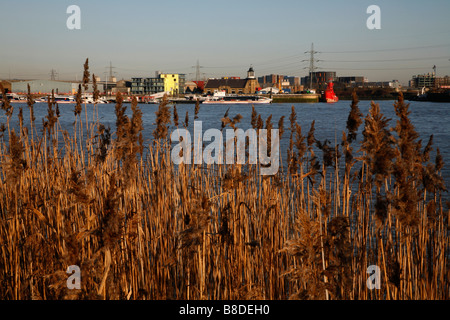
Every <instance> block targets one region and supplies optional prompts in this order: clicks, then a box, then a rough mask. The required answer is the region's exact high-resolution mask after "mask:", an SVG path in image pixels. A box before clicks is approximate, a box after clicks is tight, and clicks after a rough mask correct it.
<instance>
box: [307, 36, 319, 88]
mask: <svg viewBox="0 0 450 320" xmlns="http://www.w3.org/2000/svg"><path fill="white" fill-rule="evenodd" d="M305 53H309V54H310V58H309V88H310V89H312V83H313V80H312V79H313V73H314V71H316V69H317V67H316V66H315V65H314V63H315V62H319V61H320V60H315V59H314V54H316V53H319V51H314V43H312V44H311V51H306V52H305Z"/></svg>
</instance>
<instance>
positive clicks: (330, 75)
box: [301, 71, 336, 87]
mask: <svg viewBox="0 0 450 320" xmlns="http://www.w3.org/2000/svg"><path fill="white" fill-rule="evenodd" d="M311 77H312V85H313V87H314V86H318V85H323V84H326V83H328V81H330V80H331V81H336V72H335V71H317V72H311V73H310V75H308V76H306V77H302V79H301V84H302V85H304V86H306V87H308V86H310V83H311Z"/></svg>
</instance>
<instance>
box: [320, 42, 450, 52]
mask: <svg viewBox="0 0 450 320" xmlns="http://www.w3.org/2000/svg"><path fill="white" fill-rule="evenodd" d="M445 47H450V44H442V45H435V46H420V47H409V48H396V49H378V50H376V49H375V50H355V51H322V52H321V53H333V54H339V53H364V52H392V51H405V50H417V49H431V48H445Z"/></svg>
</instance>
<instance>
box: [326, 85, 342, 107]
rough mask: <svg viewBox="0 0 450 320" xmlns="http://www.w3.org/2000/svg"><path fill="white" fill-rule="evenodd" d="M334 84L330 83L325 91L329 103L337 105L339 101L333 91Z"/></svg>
mask: <svg viewBox="0 0 450 320" xmlns="http://www.w3.org/2000/svg"><path fill="white" fill-rule="evenodd" d="M333 86H334V83H333V81H332V80H330V81H329V82H328V85H327V89H326V90H325V100H326V102H327V103H335V102H338V101H339V98H338V97H337V96H336V94H335V93H334V90H333Z"/></svg>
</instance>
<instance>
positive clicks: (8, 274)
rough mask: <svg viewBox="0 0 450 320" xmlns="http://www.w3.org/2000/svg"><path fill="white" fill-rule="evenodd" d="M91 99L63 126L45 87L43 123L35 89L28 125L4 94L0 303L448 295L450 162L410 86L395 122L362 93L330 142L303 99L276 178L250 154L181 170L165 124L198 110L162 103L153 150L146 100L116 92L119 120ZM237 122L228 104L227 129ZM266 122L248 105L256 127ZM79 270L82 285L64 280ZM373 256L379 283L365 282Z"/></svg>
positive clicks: (170, 125)
mask: <svg viewBox="0 0 450 320" xmlns="http://www.w3.org/2000/svg"><path fill="white" fill-rule="evenodd" d="M84 67H85V73H84V75H85V79H84V84H86V83H87V82H89V76H90V74H89V71H88V68H89V67H88V61H87V60H86V63H85V66H84ZM94 78H95V77H94ZM81 92H82V86H80V88H79V96H81ZM96 94H98V93H96ZM3 96H4V97H5V95H3ZM84 107H85V117H84V119H82V118H83V115H82V111H83V105H82V104H81V102H80V101H78V103H77V104H76V105H75V109H74V125H73V130H74V132H73V133H72V134H70V135H69V134H68V133H67V132H64V131H62V130H61V127H60V125H59V121H58V117H59V110H58V106H57V104H56V103H55V101H54V100H52V98H51V97H49V101H48V115H47V116H46V118H45V119H43V120H42V121H43V128H44V129H43V131H42V132H38V131H37V129H36V126H35V123H34V122H35V120H36V119H34V115H33V101H32V97H31V95H30V94H29V95H28V109H29V112H30V115H31V116H30V119H31V120H30V124H27V125H25V124H24V123H23V121H20V130H18V131H17V132H16V131H15V130H14V129H12V128H11V127H10V120H11V118H12V117H13V115H14V113H13V108H12V106H11V105H10V104H9V103H8V101H7V100H4V101H3V103H2V109H3V110H4V113H5V118H4V120H6V122H4V123H3V124H2V125H1V130H0V131H1V132H0V134H1V136H0V139H1V140H0V151H1V153H0V155H1V158H0V161H1V168H0V170H1V171H0V281H1V283H2V286H1V288H0V297H1V298H2V299H14V300H16V299H48V300H51V299H111V300H115V299H124V300H125V299H134V300H143V299H152V300H159V299H170V300H172V299H195V300H202V299H205V300H229V299H232V300H242V299H245V300H264V299H269V300H281V299H330V300H340V299H343V300H344V299H345V300H378V299H382V300H384V299H386V300H391V299H396V300H410V299H449V297H450V282H449V279H450V265H449V256H450V252H449V250H450V249H449V240H448V239H449V228H450V225H449V210H448V203H446V201H445V197H444V195H445V192H446V188H445V185H444V181H443V179H442V177H441V170H442V168H443V165H444V164H443V161H442V157H441V156H440V152H439V149H437V150H436V151H435V152H433V154H436V157H435V158H433V159H432V158H431V154H432V137H431V138H430V140H429V142H428V143H427V144H426V145H425V146H422V142H421V141H420V140H418V139H419V135H418V133H417V132H416V131H415V130H414V126H413V124H412V123H411V122H410V121H409V118H408V115H409V111H408V105H407V104H405V102H404V100H403V97H402V96H401V95H400V97H399V100H398V101H397V102H396V103H395V106H394V108H395V111H396V114H397V118H398V119H396V122H395V123H394V121H393V120H391V119H386V118H385V117H384V116H383V114H382V113H381V110H380V108H379V106H378V105H377V104H375V103H372V104H371V109H370V112H369V114H367V116H366V117H365V118H363V115H362V114H361V112H360V111H359V109H358V99H357V97H356V95H354V96H353V102H352V104H351V107H350V112H349V119H348V122H347V128H343V133H342V139H341V141H340V142H339V143H336V144H335V145H332V144H331V142H330V141H317V140H316V139H315V136H314V131H315V128H314V122H313V123H312V125H311V127H310V128H308V129H309V130H304V128H301V127H300V126H299V124H298V123H297V115H296V114H295V110H294V108H293V109H292V113H291V116H290V118H289V121H290V126H289V128H287V129H285V128H284V117H283V118H281V119H280V121H278V128H279V129H280V133H281V135H283V134H284V135H285V136H289V138H290V144H289V149H288V151H287V154H286V157H287V158H286V159H287V167H284V168H283V167H281V169H280V172H279V173H278V174H276V175H274V176H261V175H260V174H259V171H260V166H259V165H250V164H247V165H195V164H192V165H187V164H181V165H179V166H176V165H174V164H173V162H172V160H171V156H170V153H171V148H172V145H171V143H170V140H169V139H170V138H169V136H170V130H171V129H173V128H174V127H175V128H176V127H178V126H179V127H180V128H182V127H186V126H187V125H188V123H189V115H188V114H186V117H185V120H184V123H180V121H179V117H178V113H177V111H176V108H174V112H173V114H171V112H170V108H169V107H168V105H167V101H166V100H163V101H162V103H161V104H160V105H159V107H158V111H157V128H156V130H155V132H154V133H153V135H154V139H153V142H152V143H151V144H150V145H144V142H143V137H142V133H141V132H142V129H143V123H142V111H141V110H140V108H139V106H138V104H137V101H136V100H133V102H132V105H131V109H132V116H131V118H130V117H128V116H127V115H125V108H126V107H125V106H124V105H123V104H122V98H121V95H120V94H118V95H117V104H116V107H115V113H116V119H117V120H116V127H115V128H113V129H111V128H105V127H104V126H103V125H102V124H101V123H100V122H99V121H98V120H97V119H98V118H97V116H96V110H95V106H94V111H93V114H92V115H88V111H87V108H86V106H84ZM199 108H200V106H199V105H198V104H197V106H196V108H195V118H198V115H197V114H198V110H199ZM22 112H23V111H22V110H20V111H19V115H18V117H19V119H20V117H21V114H22ZM22 115H23V114H22ZM90 119H92V120H90ZM240 120H241V117H240V116H239V115H236V116H234V117H230V116H229V115H228V112H227V113H226V114H225V115H224V118H223V119H222V123H223V126H222V127H223V128H222V129H224V128H226V127H231V128H237V127H238V126H239V122H240ZM2 121H3V120H2ZM172 121H173V123H172ZM272 121H275V119H273V120H272V117H271V116H270V117H269V118H268V119H265V120H264V119H262V118H261V115H258V113H257V112H256V110H255V109H253V113H252V122H251V123H252V126H253V127H254V128H260V129H262V128H269V129H270V128H272V127H273V124H272ZM361 125H363V132H362V135H363V137H362V143H356V142H355V141H356V136H357V134H358V130H359V128H360V126H361ZM304 133H306V134H304ZM285 138H286V137H285ZM61 144H63V145H64V147H58V146H59V145H61ZM283 157H284V155H283ZM71 265H77V266H79V267H80V269H81V289H79V290H78V289H74V290H69V289H68V288H67V286H66V280H67V278H68V276H69V275H68V274H67V273H66V270H67V268H68V266H71ZM371 265H377V266H379V268H380V270H381V288H380V289H375V290H370V289H369V288H368V286H367V279H368V277H369V276H370V274H368V273H367V268H368V267H369V266H371Z"/></svg>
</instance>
